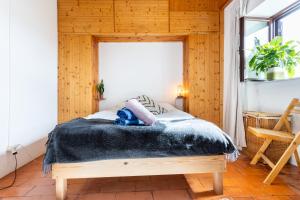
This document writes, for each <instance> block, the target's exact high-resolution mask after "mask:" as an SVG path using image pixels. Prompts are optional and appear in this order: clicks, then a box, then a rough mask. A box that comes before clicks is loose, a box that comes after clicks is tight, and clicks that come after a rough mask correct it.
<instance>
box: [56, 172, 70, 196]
mask: <svg viewBox="0 0 300 200" xmlns="http://www.w3.org/2000/svg"><path fill="white" fill-rule="evenodd" d="M66 197H67V179H63V178H59V177H57V178H56V199H57V200H64V199H66Z"/></svg>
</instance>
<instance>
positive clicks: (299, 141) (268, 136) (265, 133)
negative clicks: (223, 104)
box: [248, 99, 300, 184]
mask: <svg viewBox="0 0 300 200" xmlns="http://www.w3.org/2000/svg"><path fill="white" fill-rule="evenodd" d="M293 112H294V113H297V114H300V101H299V99H293V100H292V101H291V103H290V104H289V106H288V107H287V109H286V111H285V112H284V114H283V115H282V116H281V118H280V119H279V121H278V123H277V124H276V125H275V127H274V128H273V130H268V129H262V128H254V127H248V131H249V133H252V134H254V135H255V136H256V137H259V138H263V139H265V141H264V143H263V145H262V146H261V147H260V149H259V150H258V152H257V153H256V155H255V156H254V157H253V159H252V161H251V163H250V164H252V165H255V164H256V163H257V162H258V161H259V159H260V158H262V159H263V160H264V161H265V162H266V163H267V164H268V165H269V166H270V167H271V168H272V171H271V172H270V173H269V175H268V176H267V178H266V179H265V180H264V183H265V184H271V183H272V182H273V181H274V179H275V178H276V176H277V175H278V174H279V172H280V171H281V170H282V168H283V167H284V165H285V164H286V163H287V162H288V160H289V159H290V157H291V156H292V155H293V154H294V155H295V159H296V162H297V165H298V167H300V158H299V154H298V150H297V147H298V146H299V145H300V132H299V133H297V134H296V135H293V134H292V128H291V126H290V123H289V121H288V118H289V115H290V114H291V113H293ZM283 126H285V127H286V130H287V131H281V129H282V127H283ZM272 141H281V142H287V143H290V145H289V147H288V148H287V149H286V151H285V152H284V153H283V155H282V156H281V158H280V159H279V160H278V162H277V163H276V164H274V163H273V162H272V161H271V160H270V159H269V158H268V157H267V156H266V155H265V154H264V153H265V151H266V150H267V148H268V147H269V145H270V144H271V142H272Z"/></svg>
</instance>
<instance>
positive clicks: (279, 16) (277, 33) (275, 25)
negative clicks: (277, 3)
mask: <svg viewBox="0 0 300 200" xmlns="http://www.w3.org/2000/svg"><path fill="white" fill-rule="evenodd" d="M299 9H300V1H296V2H295V3H293V4H292V5H290V6H288V7H287V8H285V9H283V10H281V11H279V12H278V13H277V14H275V15H274V16H272V17H271V21H272V29H273V31H272V32H273V35H272V38H274V37H276V36H282V34H281V33H280V27H279V21H280V20H281V19H283V18H285V17H287V16H289V15H290V14H292V13H294V12H296V11H297V10H299Z"/></svg>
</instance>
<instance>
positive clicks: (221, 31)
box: [219, 8, 224, 127]
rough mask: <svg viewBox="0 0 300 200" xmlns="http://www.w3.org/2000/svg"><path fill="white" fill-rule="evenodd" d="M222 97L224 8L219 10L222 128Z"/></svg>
mask: <svg viewBox="0 0 300 200" xmlns="http://www.w3.org/2000/svg"><path fill="white" fill-rule="evenodd" d="M223 96H224V8H222V9H221V10H220V103H219V104H220V127H223Z"/></svg>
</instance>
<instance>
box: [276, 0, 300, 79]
mask: <svg viewBox="0 0 300 200" xmlns="http://www.w3.org/2000/svg"><path fill="white" fill-rule="evenodd" d="M299 20H300V4H299V5H297V6H295V7H293V8H292V9H291V10H289V11H287V12H285V13H283V14H282V15H279V16H278V17H276V18H275V19H274V22H275V23H274V28H275V35H276V36H282V39H283V41H284V42H287V41H291V40H294V41H299V42H300V26H299ZM297 50H298V51H300V48H299V47H298V48H297ZM295 77H296V78H297V77H298V78H299V77H300V65H299V64H298V66H296V75H295Z"/></svg>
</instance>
